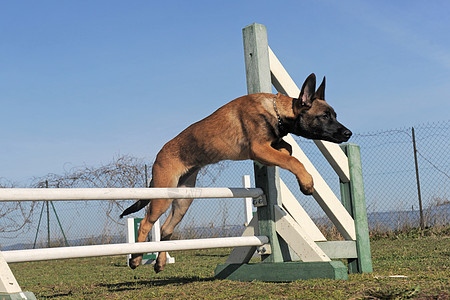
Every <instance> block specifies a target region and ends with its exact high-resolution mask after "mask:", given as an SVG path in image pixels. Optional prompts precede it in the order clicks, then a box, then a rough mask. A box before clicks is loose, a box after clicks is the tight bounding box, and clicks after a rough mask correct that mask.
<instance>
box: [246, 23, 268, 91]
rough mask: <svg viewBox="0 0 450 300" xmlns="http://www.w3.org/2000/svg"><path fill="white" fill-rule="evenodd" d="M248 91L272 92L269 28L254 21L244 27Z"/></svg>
mask: <svg viewBox="0 0 450 300" xmlns="http://www.w3.org/2000/svg"><path fill="white" fill-rule="evenodd" d="M242 34H243V38H244V57H245V74H246V76H247V93H248V94H254V93H272V81H271V77H270V63H269V48H268V47H269V44H268V41H267V29H266V26H264V25H262V24H257V23H253V24H251V25H248V26H246V27H245V28H244V29H242Z"/></svg>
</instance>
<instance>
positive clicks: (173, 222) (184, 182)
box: [154, 169, 199, 273]
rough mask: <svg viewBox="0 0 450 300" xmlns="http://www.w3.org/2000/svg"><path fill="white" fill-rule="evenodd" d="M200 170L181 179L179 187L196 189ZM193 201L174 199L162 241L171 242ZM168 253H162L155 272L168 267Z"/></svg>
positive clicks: (164, 226) (191, 172) (162, 233)
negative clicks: (175, 230) (176, 228)
mask: <svg viewBox="0 0 450 300" xmlns="http://www.w3.org/2000/svg"><path fill="white" fill-rule="evenodd" d="M198 171H199V169H192V170H190V171H189V172H188V173H186V174H185V175H183V176H182V177H181V178H180V181H179V183H178V187H195V182H196V180H197V174H198ZM192 201H193V199H174V200H173V202H172V209H171V211H170V214H169V216H168V217H167V219H166V221H165V222H164V224H163V225H162V227H161V241H166V240H170V238H171V237H172V234H173V231H174V229H175V226H177V225H178V223H180V222H181V220H182V219H183V217H184V215H185V214H186V212H187V210H188V209H189V206H190V205H191V203H192ZM166 260H167V252H160V253H159V254H158V258H157V260H156V263H155V266H154V268H155V272H156V273H159V272H161V271H162V270H164V266H165V265H166Z"/></svg>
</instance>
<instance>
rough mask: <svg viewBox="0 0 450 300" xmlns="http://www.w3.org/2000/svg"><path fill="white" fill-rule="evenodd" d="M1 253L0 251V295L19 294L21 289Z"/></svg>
mask: <svg viewBox="0 0 450 300" xmlns="http://www.w3.org/2000/svg"><path fill="white" fill-rule="evenodd" d="M2 253H3V252H2V251H0V293H3V294H14V293H21V292H22V289H21V288H20V286H19V284H18V283H17V280H16V278H15V277H14V274H13V273H12V272H11V269H10V268H9V266H8V264H7V263H6V260H5V258H4V257H3V254H2Z"/></svg>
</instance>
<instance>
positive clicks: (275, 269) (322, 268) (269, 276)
mask: <svg viewBox="0 0 450 300" xmlns="http://www.w3.org/2000/svg"><path fill="white" fill-rule="evenodd" d="M215 278H217V279H228V280H236V281H254V280H257V281H264V282H291V281H295V280H300V279H301V280H306V279H314V278H329V279H344V280H347V279H348V274H347V267H346V266H345V265H344V264H343V263H342V262H341V261H328V262H283V263H256V264H223V265H219V266H217V268H216V270H215Z"/></svg>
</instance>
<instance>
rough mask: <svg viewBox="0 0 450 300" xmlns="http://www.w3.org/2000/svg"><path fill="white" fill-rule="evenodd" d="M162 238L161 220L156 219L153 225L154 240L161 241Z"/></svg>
mask: <svg viewBox="0 0 450 300" xmlns="http://www.w3.org/2000/svg"><path fill="white" fill-rule="evenodd" d="M160 240H161V222H160V219H158V220H156V222H155V224H153V227H152V242H159V241H160Z"/></svg>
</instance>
